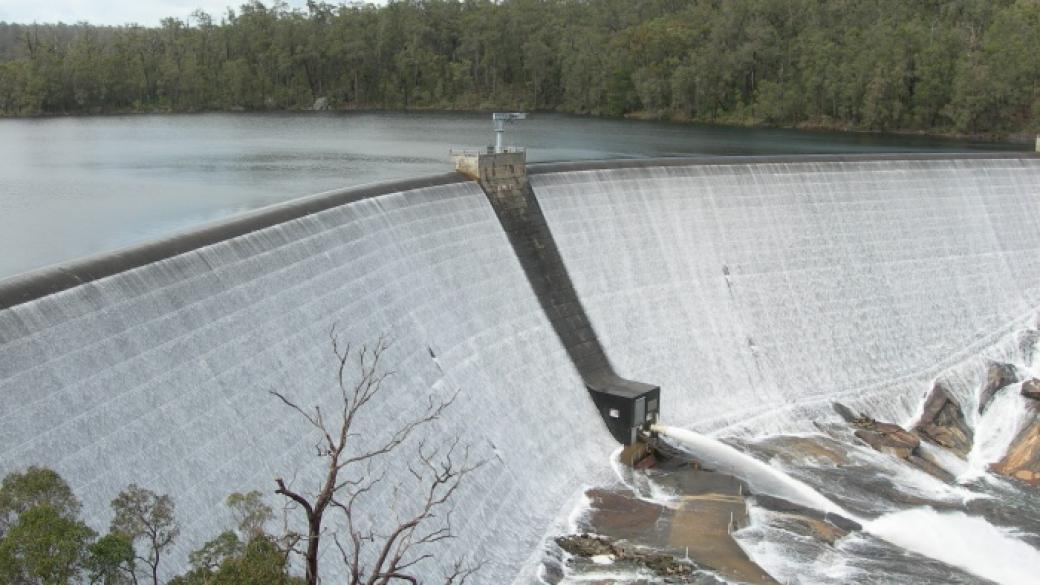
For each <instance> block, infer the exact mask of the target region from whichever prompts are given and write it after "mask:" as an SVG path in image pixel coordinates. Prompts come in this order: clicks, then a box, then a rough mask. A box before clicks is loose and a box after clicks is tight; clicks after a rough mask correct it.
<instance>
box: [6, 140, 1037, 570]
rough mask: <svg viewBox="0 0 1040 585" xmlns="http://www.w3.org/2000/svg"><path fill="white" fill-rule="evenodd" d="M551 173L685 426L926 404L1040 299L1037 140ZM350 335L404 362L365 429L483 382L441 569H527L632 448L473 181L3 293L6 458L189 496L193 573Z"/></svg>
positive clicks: (633, 369)
mask: <svg viewBox="0 0 1040 585" xmlns="http://www.w3.org/2000/svg"><path fill="white" fill-rule="evenodd" d="M530 183H531V186H532V188H533V190H534V193H535V195H536V196H537V197H538V201H539V203H540V205H541V208H542V210H543V212H544V214H545V217H546V220H547V222H548V224H549V227H550V228H551V230H552V233H553V235H554V237H555V240H556V243H557V245H558V248H559V251H560V255H561V257H562V258H563V261H564V263H565V264H566V266H567V270H568V272H569V273H570V277H571V279H572V281H573V284H574V288H575V290H576V292H577V294H578V296H579V297H580V300H581V302H582V304H583V305H584V307H585V309H586V311H587V313H588V315H589V318H590V320H591V323H592V325H593V326H594V327H595V329H596V332H597V335H598V336H599V339H600V341H601V342H602V344H603V346H604V349H605V350H606V353H607V355H608V356H609V358H610V359H611V361H612V362H613V364H614V366H615V368H616V369H617V370H618V373H619V374H620V375H622V376H625V377H628V378H631V379H646V380H653V381H654V382H655V383H659V384H660V386H661V388H662V393H661V400H662V408H661V410H662V413H663V417H665V418H666V419H667V420H668V421H669V423H670V424H673V425H679V426H686V427H691V428H698V429H699V430H702V431H711V430H719V429H732V430H735V431H737V432H747V433H760V432H776V431H789V430H798V429H802V428H805V427H806V426H807V425H809V424H811V421H812V420H814V419H815V420H819V419H824V418H831V417H832V416H833V415H831V414H830V411H829V403H830V401H832V400H835V399H840V400H842V401H843V402H846V403H847V404H850V405H852V406H854V407H859V408H861V409H863V410H868V411H870V412H872V413H874V414H875V415H876V416H878V417H879V418H887V419H888V420H905V419H907V418H908V417H911V416H913V414H914V410H915V408H916V407H917V405H918V404H919V402H920V399H921V395H922V393H923V392H924V391H926V390H927V389H928V386H929V381H930V380H931V379H932V378H934V377H935V376H936V375H938V374H939V373H941V372H944V371H947V370H949V369H950V368H951V367H954V366H956V365H957V364H960V363H963V362H965V361H970V360H972V359H976V356H978V355H981V354H983V353H985V352H987V351H991V350H993V348H995V347H999V346H1000V344H1001V343H1002V342H1003V341H1004V340H1006V339H1007V337H1008V336H1009V335H1011V334H1013V332H1014V331H1015V330H1016V329H1017V328H1019V327H1022V326H1024V325H1027V324H1033V320H1034V319H1035V312H1036V309H1037V307H1038V305H1040V284H1038V283H1040V212H1038V208H1037V195H1038V194H1040V187H1038V185H1040V159H1036V158H1033V157H1029V156H1015V155H991V156H944V157H940V156H912V155H906V156H901V157H816V158H794V159H707V160H670V161H640V162H631V161H629V162H616V163H603V164H582V165H554V166H544V167H542V168H540V169H537V170H536V171H533V172H532V174H531V177H530ZM333 324H336V325H337V327H338V330H339V331H340V333H341V334H342V335H343V336H344V337H345V338H346V339H349V340H352V341H355V342H359V343H360V342H366V341H372V340H374V339H375V338H377V337H378V336H379V335H380V334H383V333H389V334H390V335H391V336H392V338H393V340H394V344H393V346H392V349H391V352H390V354H389V355H388V362H389V363H392V364H393V368H394V369H395V370H396V371H397V372H398V374H397V375H396V376H395V377H394V378H392V381H393V386H392V388H391V390H389V391H388V392H389V393H388V394H387V395H386V399H385V400H383V401H381V402H380V403H379V404H376V405H375V407H374V409H373V410H372V412H371V413H370V415H369V416H368V417H366V418H365V419H364V420H362V421H361V425H362V426H361V428H359V429H358V430H359V431H360V432H361V433H363V434H364V435H366V436H378V435H379V433H380V432H381V431H385V429H386V428H388V427H391V428H392V426H393V425H394V424H395V422H400V421H403V420H407V417H408V415H409V413H412V412H414V410H415V408H416V407H417V405H421V404H422V403H423V400H425V397H427V396H429V395H431V394H432V395H437V396H445V395H447V394H448V393H450V392H453V391H454V390H455V389H459V390H460V393H459V397H458V399H457V401H456V403H455V404H454V405H453V406H452V407H451V408H450V409H449V410H448V412H447V414H446V415H445V417H444V419H443V420H441V421H438V422H437V424H436V425H435V426H434V427H432V428H431V429H430V431H429V432H430V434H431V435H432V436H431V437H430V438H431V439H432V440H436V439H438V438H440V439H444V438H448V437H460V438H461V439H462V440H463V441H464V442H466V443H468V444H470V445H471V446H472V449H473V451H474V453H475V455H476V456H478V457H481V458H484V459H486V460H487V462H488V463H487V464H486V465H485V466H484V467H483V468H482V469H481V470H480V471H479V472H478V473H477V474H475V475H474V476H472V477H471V478H470V481H468V482H467V483H465V484H464V486H463V492H462V493H460V494H459V495H458V498H457V500H458V502H459V505H458V507H457V508H456V511H455V522H454V525H455V528H456V531H457V532H458V533H459V534H460V535H461V536H460V538H458V539H456V540H453V541H451V542H449V543H448V544H447V545H446V547H447V549H448V550H447V551H446V552H447V553H448V554H446V555H444V557H443V558H445V559H450V558H454V557H457V556H461V557H470V558H473V559H482V560H484V561H485V562H486V563H487V564H486V566H485V568H484V570H483V572H482V573H481V578H480V580H481V581H482V582H489V583H500V582H509V581H510V580H512V579H514V578H517V580H518V581H520V582H526V581H527V580H528V578H529V576H530V575H529V573H525V571H529V569H530V566H531V565H530V563H528V562H526V561H527V559H528V557H529V556H531V555H532V552H535V553H537V548H538V543H539V542H540V541H541V539H542V536H543V534H544V532H545V530H546V529H547V527H548V526H549V524H550V522H551V521H552V519H553V518H556V517H558V516H559V514H560V513H561V510H563V509H564V508H565V507H566V506H568V505H569V503H570V502H572V501H573V498H575V497H576V496H577V494H578V493H579V492H580V490H581V489H582V487H583V486H584V485H587V484H591V483H595V482H596V481H598V479H600V478H602V477H605V476H606V475H608V474H609V473H610V465H609V455H610V453H611V451H612V449H613V447H614V442H613V440H612V439H611V437H610V435H609V434H608V433H607V431H606V429H605V428H604V427H603V423H602V422H601V420H600V419H599V416H598V414H597V413H596V410H595V408H594V407H593V405H592V404H591V401H590V400H589V397H588V394H587V393H586V392H585V390H584V388H583V384H582V380H581V378H580V376H579V375H578V373H577V372H576V370H575V368H574V366H573V364H572V363H571V362H570V360H569V359H568V355H567V352H566V351H565V349H564V348H563V346H562V345H561V343H560V341H559V338H558V337H557V336H556V335H555V334H554V332H553V329H552V327H551V325H550V323H549V321H548V319H547V317H546V316H545V314H544V313H543V311H542V309H541V307H540V305H539V301H538V298H537V297H536V296H535V295H534V293H533V292H532V289H531V286H530V284H529V282H528V281H527V279H526V278H525V274H524V271H523V269H522V268H521V265H520V263H519V262H518V260H517V258H516V255H515V253H514V251H513V249H512V248H511V247H510V244H509V241H508V239H507V237H506V235H505V233H504V232H503V230H502V228H501V226H500V225H499V223H498V220H497V218H496V216H495V212H494V210H493V209H492V208H491V206H490V205H489V203H488V201H487V199H486V198H485V196H484V193H483V192H482V191H481V189H480V188H479V187H478V186H477V185H476V184H475V183H472V182H468V181H464V180H463V179H462V178H461V177H457V176H454V175H452V176H447V177H440V178H435V179H431V180H426V181H413V182H407V183H399V184H389V185H383V186H379V187H376V188H370V189H359V190H352V191H345V192H336V193H329V194H323V195H320V196H316V197H312V198H309V199H305V200H302V201H298V202H294V203H292V204H288V205H283V206H279V207H276V208H272V209H269V210H264V211H261V212H258V213H254V214H252V215H249V216H246V217H243V218H238V219H235V220H231V221H229V222H225V223H222V224H219V225H216V226H211V227H209V228H206V229H203V230H199V231H197V232H194V233H192V234H187V235H185V236H182V237H180V238H175V239H172V240H168V241H165V242H160V243H156V244H152V245H149V246H145V247H140V248H135V249H132V250H127V251H124V252H122V253H118V254H115V255H108V256H105V257H102V258H95V259H92V260H89V261H85V262H77V263H72V264H69V265H66V266H62V267H58V268H55V269H51V270H47V271H43V272H39V273H33V274H30V275H27V276H25V277H21V278H18V279H14V280H9V281H7V282H4V283H0V475H2V474H6V473H8V472H10V471H12V470H16V469H20V468H22V467H24V466H26V465H30V464H45V465H49V466H51V467H54V468H55V469H57V470H58V471H59V472H60V473H61V474H62V475H63V476H64V477H65V478H66V479H68V480H69V482H70V484H71V485H72V486H73V488H74V489H75V491H76V493H77V494H78V495H79V496H80V497H81V499H83V501H84V512H85V514H84V515H85V518H86V520H87V521H88V522H89V523H90V524H92V525H93V526H94V527H95V528H100V529H104V528H105V527H106V526H107V523H108V520H109V518H110V511H109V509H108V502H109V501H110V500H111V499H112V497H114V495H115V494H116V493H117V492H118V491H119V490H120V489H122V488H123V487H125V486H126V485H127V484H128V483H131V482H135V483H138V484H140V485H143V486H145V487H149V488H151V489H154V490H156V491H161V492H165V493H169V494H171V495H172V496H173V498H174V500H175V502H176V505H177V513H178V518H179V520H180V522H181V524H182V527H183V529H182V536H181V538H180V539H179V541H178V545H177V550H176V551H175V553H174V555H173V556H172V559H173V562H172V563H171V564H170V565H169V566H168V567H167V569H168V571H171V572H172V571H174V570H179V569H181V568H183V563H184V560H185V558H186V555H187V552H188V551H190V550H192V549H194V548H196V547H197V546H198V545H199V544H201V543H202V542H203V541H205V540H207V539H209V538H212V537H213V536H214V535H215V534H217V533H218V532H219V531H220V530H222V529H224V528H225V527H226V526H227V524H228V523H229V522H230V519H229V518H228V516H227V515H226V513H225V512H224V510H223V504H222V503H223V500H224V498H225V497H226V496H227V494H229V493H230V492H233V491H246V490H250V489H262V490H265V491H266V492H268V493H270V492H271V491H272V488H273V478H274V477H276V476H282V477H286V478H290V477H296V478H297V481H298V482H300V485H301V486H306V485H307V484H306V483H305V482H306V479H307V478H308V477H312V476H309V475H308V472H310V473H313V472H314V471H315V467H314V465H315V459H316V458H315V457H313V437H312V436H311V435H309V434H308V433H307V432H306V429H305V427H304V426H303V421H302V420H301V419H299V418H297V417H294V416H292V415H291V413H289V412H288V411H287V410H286V409H285V407H283V406H281V405H280V404H279V403H277V401H276V400H274V399H273V398H272V397H271V396H270V395H269V394H268V391H269V390H272V389H276V390H280V391H284V392H286V393H287V394H290V395H293V396H295V397H297V398H298V399H299V400H300V401H301V402H302V403H306V404H323V405H326V406H327V407H328V406H330V405H331V404H334V402H335V398H336V395H335V392H334V387H333V386H332V384H333V382H334V378H333V375H334V370H333V366H334V364H333V362H332V360H331V357H332V354H331V348H330V345H329V341H328V331H329V329H330V327H331V326H332V325H333ZM406 474H407V469H406V468H405V467H404V466H403V465H400V464H393V463H392V464H391V468H390V470H389V478H390V479H391V480H394V479H403V478H404V477H405V476H406ZM391 497H392V495H391V494H390V493H387V494H385V495H384V496H381V498H383V499H381V500H379V501H376V502H374V503H373V506H377V509H378V507H382V508H383V509H385V507H386V506H389V505H390V504H391V499H390V498H391ZM270 501H271V502H272V503H274V502H276V500H274V499H273V496H272V499H271V500H270ZM427 570H428V571H429V572H431V573H434V572H435V571H434V568H433V567H432V566H431V567H428V568H427ZM518 574H519V576H518Z"/></svg>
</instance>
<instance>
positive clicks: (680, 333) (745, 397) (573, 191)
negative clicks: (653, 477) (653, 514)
mask: <svg viewBox="0 0 1040 585" xmlns="http://www.w3.org/2000/svg"><path fill="white" fill-rule="evenodd" d="M632 164H633V165H634V166H636V167H637V168H614V169H599V170H595V169H593V170H586V171H572V172H554V173H547V174H538V175H534V176H532V177H531V184H532V186H533V187H534V190H535V192H536V193H538V196H539V200H540V201H541V205H542V208H543V210H544V212H545V215H546V217H547V219H548V222H549V224H550V227H551V228H552V231H553V233H554V234H555V235H556V239H557V242H558V244H559V247H560V249H561V251H562V254H563V257H564V261H565V262H566V264H567V266H568V267H569V269H570V272H571V276H572V278H573V280H574V283H575V286H576V288H577V290H578V291H579V292H580V294H581V297H582V301H583V303H584V305H585V307H586V310H587V311H588V313H589V315H590V318H591V320H592V324H593V326H594V327H595V328H596V331H597V332H598V333H599V336H600V339H601V340H602V342H603V344H604V346H605V348H606V351H607V354H608V355H609V356H610V357H611V359H612V360H613V361H614V363H615V365H616V366H617V367H618V369H619V371H621V372H623V373H624V375H626V376H631V377H635V378H637V379H652V380H654V381H655V382H657V383H659V384H660V385H661V388H662V391H661V397H662V398H661V399H662V406H661V412H662V418H663V420H668V421H670V422H671V423H672V424H681V425H686V426H692V427H693V428H698V429H702V430H707V429H718V428H721V427H726V426H730V427H733V430H739V429H738V428H737V427H749V428H752V429H754V431H755V432H762V431H768V430H778V431H779V430H795V429H799V428H802V429H811V426H810V425H809V423H811V421H812V420H813V419H819V418H820V417H826V416H829V414H828V413H827V410H828V409H829V402H830V401H831V400H835V399H842V400H845V401H847V402H849V403H850V404H854V405H856V406H859V407H861V408H862V409H863V410H864V411H867V412H871V413H874V414H875V415H876V416H878V417H881V418H883V419H884V420H904V419H906V418H907V417H909V416H912V415H913V413H914V411H915V409H916V408H917V406H918V403H919V401H920V399H921V397H922V394H923V393H924V392H926V391H927V390H928V389H929V388H930V384H929V380H930V379H932V378H933V377H934V376H936V375H937V374H938V373H940V372H941V371H943V370H944V369H945V368H948V367H951V366H953V365H955V364H957V363H958V362H960V361H963V360H967V359H970V357H971V356H973V355H975V354H976V353H978V352H979V351H980V350H982V349H984V348H986V347H988V346H990V345H993V344H994V343H995V342H996V341H997V339H998V338H1000V337H1001V336H1003V335H1006V334H1009V333H1010V332H1011V331H1012V330H1013V329H1014V328H1015V327H1018V326H1021V325H1022V324H1023V323H1025V322H1026V321H1027V320H1029V319H1031V317H1032V316H1033V315H1034V313H1035V310H1036V308H1037V306H1038V305H1040V198H1038V196H1040V160H1038V159H1036V158H1028V157H1021V158H1008V159H990V160H986V159H976V160H968V159H961V160H941V159H930V158H928V157H926V158H922V159H917V160H914V159H912V158H911V159H909V160H902V161H900V160H876V161H871V160H855V159H850V160H844V161H843V160H834V161H828V160H826V159H823V160H819V161H815V162H813V161H807V162H772V163H770V162H762V163H759V164H738V163H735V164H724V165H722V164H719V165H713V164H711V163H710V161H707V162H702V163H701V164H686V165H675V166H661V167H654V166H643V165H642V164H641V163H632ZM886 417H887V418H886Z"/></svg>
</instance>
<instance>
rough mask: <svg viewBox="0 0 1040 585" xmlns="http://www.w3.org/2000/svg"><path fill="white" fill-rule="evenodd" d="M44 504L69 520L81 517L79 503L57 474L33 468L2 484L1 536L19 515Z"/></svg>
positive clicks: (50, 470) (13, 474)
mask: <svg viewBox="0 0 1040 585" xmlns="http://www.w3.org/2000/svg"><path fill="white" fill-rule="evenodd" d="M43 505H47V506H50V508H51V509H52V511H53V512H54V513H55V514H57V515H58V516H61V517H62V518H65V519H67V520H74V519H76V517H77V516H78V515H79V510H80V503H79V500H78V499H76V496H75V494H73V493H72V488H70V487H69V484H67V483H65V480H64V479H62V477H61V476H60V475H58V473H57V472H56V471H54V470H52V469H47V468H45V467H30V468H28V469H27V470H25V471H24V472H22V473H11V474H9V475H8V476H7V477H5V478H4V481H3V483H2V484H0V537H2V536H3V535H4V533H5V532H6V530H7V527H8V526H10V525H11V524H12V523H13V522H15V521H16V520H17V518H18V517H19V515H21V514H23V513H25V512H28V511H29V510H31V509H33V508H35V507H37V506H43Z"/></svg>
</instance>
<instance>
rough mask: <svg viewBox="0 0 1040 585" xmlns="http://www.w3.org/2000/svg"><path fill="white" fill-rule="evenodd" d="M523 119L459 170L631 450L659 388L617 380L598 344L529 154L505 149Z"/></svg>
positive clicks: (463, 158)
mask: <svg viewBox="0 0 1040 585" xmlns="http://www.w3.org/2000/svg"><path fill="white" fill-rule="evenodd" d="M525 118H526V114H521V113H507V114H503V113H496V114H493V116H492V120H493V122H494V126H495V145H494V146H493V147H492V146H489V147H487V148H486V149H483V150H471V151H461V152H455V153H453V156H454V159H455V168H456V170H458V171H459V172H461V173H462V174H464V175H466V176H468V177H470V178H472V179H474V180H476V181H477V182H478V183H480V186H481V188H482V189H483V190H484V193H485V194H486V195H487V198H488V201H490V203H491V206H492V207H493V208H494V210H495V214H496V215H497V216H498V220H499V222H501V224H502V228H503V230H504V231H505V233H506V235H507V236H508V237H509V243H510V244H511V245H512V247H513V251H514V252H516V256H517V259H519V261H520V264H521V266H523V269H524V273H525V274H526V276H527V280H528V282H530V284H531V288H532V289H533V290H534V293H535V295H536V296H537V297H538V302H539V303H540V304H541V306H542V309H543V310H544V311H545V314H546V316H547V317H548V318H549V321H550V323H552V326H553V329H554V330H555V332H556V335H557V336H558V337H559V338H560V341H561V342H562V343H563V346H564V347H565V348H566V350H567V355H568V356H569V357H570V359H571V361H572V362H573V363H574V367H575V368H576V369H577V370H578V373H579V374H580V375H581V378H582V381H583V382H584V383H585V386H586V387H587V388H588V390H589V394H590V395H591V397H592V400H593V402H594V403H595V405H596V409H597V410H598V411H599V413H600V415H601V416H602V417H603V421H604V422H605V423H606V425H607V428H608V429H609V430H610V433H611V435H613V436H614V438H615V439H617V440H618V441H619V442H620V443H622V444H624V445H632V444H634V443H636V442H637V441H638V440H639V437H640V433H641V432H646V431H647V430H648V429H649V426H650V424H652V423H653V422H656V421H657V419H658V415H659V413H660V405H661V397H660V394H661V388H660V387H659V386H657V385H654V384H647V383H644V382H636V381H633V380H627V379H625V378H622V377H621V376H619V375H618V374H617V373H616V372H615V371H614V367H613V365H612V364H611V362H610V359H609V358H608V357H607V354H606V351H604V349H603V346H602V345H601V344H600V342H599V338H598V337H597V336H596V331H595V329H594V328H593V326H592V323H591V321H590V320H589V317H588V315H587V314H586V312H585V308H584V307H583V306H582V304H581V300H580V299H579V298H578V293H577V291H576V290H575V288H574V283H573V282H572V281H571V278H570V275H569V273H568V272H567V267H566V265H565V264H564V261H563V257H562V256H561V255H560V251H559V248H558V247H557V245H556V240H555V238H553V234H552V230H551V229H550V228H549V224H548V223H547V222H546V218H545V215H544V214H543V213H542V209H541V206H540V205H539V204H538V198H537V197H536V196H535V193H534V190H533V189H532V188H531V185H530V183H529V181H528V178H527V152H526V150H525V149H523V148H517V147H507V146H505V145H504V134H505V124H506V123H507V122H510V121H515V120H523V119H525Z"/></svg>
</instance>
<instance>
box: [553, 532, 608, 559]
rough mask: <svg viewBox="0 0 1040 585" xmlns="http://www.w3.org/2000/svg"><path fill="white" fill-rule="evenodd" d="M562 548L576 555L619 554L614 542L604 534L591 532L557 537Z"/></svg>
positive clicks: (590, 556)
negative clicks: (595, 534) (604, 536)
mask: <svg viewBox="0 0 1040 585" xmlns="http://www.w3.org/2000/svg"><path fill="white" fill-rule="evenodd" d="M556 544H558V545H560V548H562V549H563V550H565V551H567V552H569V553H571V554H572V555H574V556H576V557H585V558H592V557H597V556H600V555H613V556H614V557H615V558H616V557H617V556H618V554H617V552H618V551H617V549H616V548H615V547H614V543H613V542H611V541H610V539H608V538H603V537H602V536H593V535H591V534H576V535H574V536H561V537H559V538H557V539H556Z"/></svg>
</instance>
